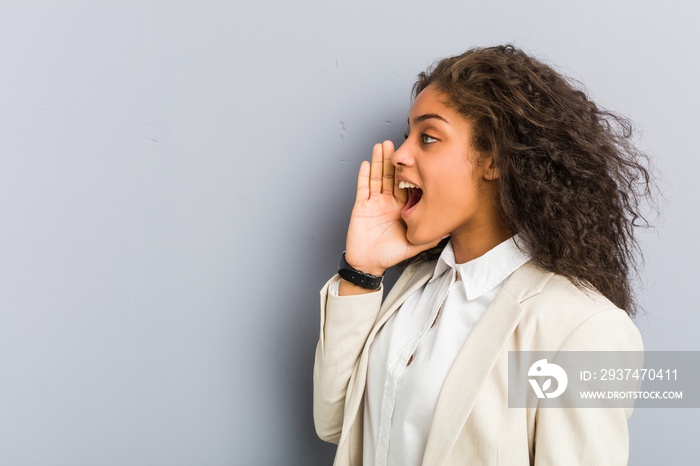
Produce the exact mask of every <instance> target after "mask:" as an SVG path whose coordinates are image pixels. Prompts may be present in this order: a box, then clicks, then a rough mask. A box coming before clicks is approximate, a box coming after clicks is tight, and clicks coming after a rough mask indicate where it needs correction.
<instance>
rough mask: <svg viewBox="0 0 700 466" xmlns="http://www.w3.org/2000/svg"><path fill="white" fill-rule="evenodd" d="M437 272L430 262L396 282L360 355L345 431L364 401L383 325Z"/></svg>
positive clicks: (346, 410) (349, 399)
mask: <svg viewBox="0 0 700 466" xmlns="http://www.w3.org/2000/svg"><path fill="white" fill-rule="evenodd" d="M434 270H435V263H434V262H430V263H426V264H421V265H420V266H418V267H416V269H415V270H414V271H413V273H405V274H403V275H402V276H401V278H400V279H399V281H397V282H396V284H395V285H394V287H393V288H392V289H391V291H390V292H389V294H388V295H387V297H386V299H385V300H384V303H383V304H382V307H381V309H380V310H379V315H378V317H377V322H376V324H375V325H374V328H373V329H372V331H371V332H370V334H369V337H368V338H367V342H366V343H365V347H364V348H363V350H362V353H361V355H360V362H359V364H358V365H357V370H356V372H355V374H354V380H353V379H351V380H350V386H349V387H348V394H347V396H348V398H347V401H346V409H345V419H344V420H343V431H344V432H345V431H347V430H349V429H348V428H349V426H352V424H353V423H354V422H355V418H356V417H357V412H358V409H359V407H360V402H361V401H362V396H363V395H364V392H365V383H366V382H367V364H368V363H369V348H370V346H371V345H372V342H373V341H374V338H375V337H376V335H377V332H379V330H380V329H381V327H382V325H384V323H386V321H387V320H389V317H391V316H392V314H394V312H396V310H397V309H398V308H399V307H400V306H401V304H403V302H404V301H406V299H408V297H409V296H410V295H411V294H412V293H413V292H414V291H416V290H417V289H419V288H420V287H421V286H423V285H424V284H425V283H426V282H427V281H428V280H430V277H432V276H433V271H434Z"/></svg>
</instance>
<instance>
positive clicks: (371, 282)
mask: <svg viewBox="0 0 700 466" xmlns="http://www.w3.org/2000/svg"><path fill="white" fill-rule="evenodd" d="M338 275H340V277H341V278H342V279H343V280H346V281H349V282H350V283H352V284H353V285H357V286H359V287H362V288H364V289H366V290H378V289H379V287H381V286H382V280H383V279H384V276H377V275H372V274H371V273H365V272H363V271H361V270H357V269H356V268H354V267H353V266H351V265H350V264H348V262H347V261H346V260H345V252H343V255H342V256H341V258H340V264H339V265H338Z"/></svg>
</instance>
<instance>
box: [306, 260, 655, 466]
mask: <svg viewBox="0 0 700 466" xmlns="http://www.w3.org/2000/svg"><path fill="white" fill-rule="evenodd" d="M434 267H435V263H434V262H433V263H428V264H423V265H417V266H411V267H409V268H408V269H406V271H405V272H404V273H403V274H402V275H401V277H400V278H399V280H398V281H397V283H396V285H395V286H394V287H393V288H392V290H391V292H390V293H389V294H388V296H387V298H386V300H385V301H384V303H383V304H382V303H381V296H380V295H381V293H370V294H364V295H359V296H344V297H342V298H340V297H334V296H332V295H329V293H328V286H329V284H330V281H329V283H327V284H326V285H325V286H324V288H323V289H322V290H321V332H320V336H319V341H318V346H317V349H316V359H315V363H314V423H315V426H316V432H317V433H318V435H319V437H320V438H322V439H323V440H325V441H328V442H333V443H337V444H338V449H337V452H336V457H335V462H334V463H333V464H334V465H335V466H348V465H352V466H355V465H361V464H362V430H363V412H364V409H363V408H364V406H363V401H364V392H365V384H366V377H367V362H368V356H369V354H368V353H369V348H370V345H371V343H372V341H373V340H374V338H375V336H376V335H377V332H378V331H379V329H380V328H381V327H382V325H383V324H384V323H385V322H386V320H387V319H388V318H389V317H390V316H391V315H392V313H394V312H395V311H396V310H397V309H398V308H399V307H400V305H401V304H402V303H403V302H404V301H405V300H406V299H407V297H408V296H409V295H410V294H411V293H412V292H413V291H415V290H416V289H418V288H419V287H421V286H423V285H424V284H425V283H426V282H427V281H428V280H429V279H430V277H431V276H432V273H433V269H434ZM334 278H335V277H334ZM517 350H521V351H553V350H561V351H577V350H578V351H583V350H605V351H642V339H641V336H640V334H639V331H638V330H637V328H636V327H635V325H634V324H633V323H632V321H631V320H630V318H629V317H628V316H627V314H626V313H625V312H624V311H622V310H620V309H618V308H617V307H615V305H613V304H612V303H611V302H610V301H609V300H607V299H606V298H605V297H603V296H602V295H601V294H600V293H597V292H596V291H594V290H582V289H580V288H577V287H576V286H574V285H573V284H572V283H571V282H570V281H569V280H567V279H566V278H564V277H562V276H559V275H555V274H553V273H551V272H547V271H545V270H542V269H540V268H538V267H537V266H535V265H534V264H533V263H532V262H528V263H526V264H525V265H523V266H522V267H520V268H519V269H518V270H516V271H515V272H514V273H513V274H512V275H511V277H510V278H509V279H508V280H507V281H506V283H505V284H504V286H503V288H502V289H501V291H500V292H499V293H498V295H497V296H496V298H495V299H494V301H493V303H492V304H491V305H490V306H489V308H488V309H487V310H486V312H485V313H484V315H483V316H482V317H481V320H480V321H479V322H478V323H477V325H476V326H475V327H474V330H473V331H472V333H471V335H470V336H469V338H468V339H467V341H466V342H465V344H464V346H463V347H462V349H461V350H460V352H459V354H458V356H457V358H456V359H455V362H454V364H453V366H452V368H451V369H450V372H449V373H448V375H447V378H446V380H445V382H444V385H443V388H442V391H441V392H440V396H439V398H438V402H437V406H436V410H435V417H434V419H433V423H432V426H431V429H430V434H429V437H428V441H427V445H426V450H425V456H424V458H423V465H424V466H442V465H445V466H447V465H508V466H517V465H533V464H534V465H566V466H572V465H591V466H604V465H624V464H627V460H628V449H629V447H628V444H629V441H628V429H627V419H628V418H629V416H630V415H631V414H632V410H631V409H624V408H615V409H612V408H607V409H602V408H578V409H574V408H569V409H560V408H548V409H544V408H543V409H537V408H536V407H534V408H508V380H507V375H508V373H507V371H508V351H517Z"/></svg>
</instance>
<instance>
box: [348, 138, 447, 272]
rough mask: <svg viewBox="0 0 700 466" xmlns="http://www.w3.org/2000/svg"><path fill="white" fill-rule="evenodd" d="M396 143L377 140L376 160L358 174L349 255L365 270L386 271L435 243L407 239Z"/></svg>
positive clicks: (354, 264)
mask: <svg viewBox="0 0 700 466" xmlns="http://www.w3.org/2000/svg"><path fill="white" fill-rule="evenodd" d="M393 153H394V144H393V143H392V142H391V141H384V143H382V144H375V146H374V149H373V150H372V162H371V163H369V162H367V161H364V162H362V165H360V172H359V175H358V177H357V197H356V199H355V206H354V207H353V209H352V216H351V217H350V226H349V228H348V236H347V239H346V243H345V251H346V252H345V259H346V260H347V262H348V264H350V265H351V266H352V267H354V268H356V269H358V270H361V271H363V272H365V273H371V274H374V275H383V274H384V271H385V270H386V269H387V268H389V267H391V266H393V265H396V264H398V263H399V262H401V261H403V260H405V259H408V258H409V257H413V256H415V255H416V254H418V253H419V252H421V251H425V250H427V249H430V248H431V247H434V246H435V245H437V244H438V242H439V241H436V242H435V243H434V244H425V245H421V246H416V245H413V244H411V243H409V242H408V240H407V239H406V225H405V224H404V222H403V220H402V219H401V209H403V207H404V205H405V204H406V198H407V193H406V191H405V190H403V189H399V187H398V183H397V182H396V180H395V179H394V165H393V164H392V163H391V156H392V155H393Z"/></svg>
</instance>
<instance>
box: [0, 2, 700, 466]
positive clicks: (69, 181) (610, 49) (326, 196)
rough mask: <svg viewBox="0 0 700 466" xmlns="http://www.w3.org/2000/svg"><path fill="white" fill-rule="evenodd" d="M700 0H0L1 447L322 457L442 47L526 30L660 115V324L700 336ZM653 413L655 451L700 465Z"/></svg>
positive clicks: (182, 456)
mask: <svg viewBox="0 0 700 466" xmlns="http://www.w3.org/2000/svg"><path fill="white" fill-rule="evenodd" d="M699 19H700V15H699V9H698V6H697V5H696V3H693V2H690V1H688V2H684V3H683V2H675V3H669V4H667V5H665V6H662V5H661V4H660V3H658V2H639V1H616V2H610V1H607V0H605V1H587V2H575V3H573V2H572V3H568V2H555V1H529V2H523V1H516V0H513V1H508V2H468V1H454V0H453V1H451V2H447V3H445V2H401V1H398V0H393V1H386V2H381V3H378V4H371V3H358V2H353V3H351V2H337V3H331V2H321V1H318V2H312V1H306V2H282V1H274V2H259V3H255V4H254V2H246V3H244V2H223V1H221V2H218V1H213V0H211V1H197V2H196V1H189V2H185V1H165V0H158V1H120V2H117V1H111V2H95V1H87V0H86V1H83V2H79V1H72V2H71V1H63V2H55V1H50V0H46V1H43V2H42V1H26V0H25V1H11V0H3V1H2V2H1V3H0V218H1V219H2V223H1V226H0V464H1V465H25V464H26V465H33V466H34V465H71V466H79V465H232V464H237V465H284V466H287V465H316V464H318V465H322V464H329V462H330V460H331V458H332V453H333V447H331V446H329V445H326V444H324V443H323V442H321V441H320V440H318V439H317V438H316V437H315V434H314V431H313V424H312V418H311V369H312V358H313V350H314V346H315V342H316V335H317V325H318V316H317V307H318V290H319V288H320V287H321V285H322V284H323V283H324V282H325V280H326V278H327V277H328V276H329V275H330V274H332V273H333V272H334V269H335V267H336V263H337V259H338V255H339V253H340V251H342V249H343V244H344V234H345V232H344V230H345V228H346V226H347V220H348V216H349V213H350V208H351V205H352V199H353V189H354V183H355V181H354V180H355V174H356V170H357V167H358V166H359V163H360V161H361V160H362V159H364V158H367V157H368V156H369V152H370V149H371V146H372V144H373V143H374V142H377V141H380V140H382V139H385V138H392V139H394V141H396V142H397V143H398V142H400V141H401V140H402V134H403V131H404V124H403V122H404V121H405V119H406V116H407V112H408V107H409V104H410V102H409V90H410V88H411V85H412V83H413V79H414V77H415V75H416V73H418V72H419V71H420V70H422V69H424V68H425V67H426V65H427V64H429V63H430V62H431V61H432V60H434V59H436V58H439V57H441V56H446V55H449V54H453V53H457V52H460V51H462V50H464V49H466V48H468V47H470V46H473V45H490V44H496V43H502V42H513V43H515V44H516V45H518V46H520V47H522V48H524V49H526V50H528V51H530V52H533V53H535V54H537V55H539V56H541V57H544V58H547V59H549V60H551V62H553V63H555V64H557V65H558V66H559V69H561V70H562V71H564V72H565V73H567V74H569V75H572V76H574V77H577V78H579V79H581V80H583V81H584V82H585V83H586V85H587V86H588V88H589V90H590V91H591V93H592V94H593V96H594V97H595V98H596V99H597V100H599V101H600V102H601V103H603V104H604V105H607V106H608V107H610V108H612V109H614V110H618V111H621V112H623V113H625V114H627V115H629V116H630V117H632V118H633V119H634V121H636V123H637V124H638V126H639V128H640V129H642V130H643V136H642V138H641V139H640V141H639V142H640V144H641V146H642V147H643V148H645V149H646V150H648V151H649V152H650V153H651V154H653V156H654V159H655V161H656V163H657V166H658V168H659V170H660V171H661V173H662V176H663V188H664V190H665V193H666V196H667V202H666V204H665V205H664V206H663V210H664V216H663V219H662V222H661V223H660V226H659V227H658V229H657V230H655V231H650V232H646V233H644V236H643V239H644V245H645V247H646V250H647V251H648V256H647V263H646V268H645V272H644V274H643V277H642V278H643V282H644V288H643V289H642V290H641V294H640V298H641V301H642V303H643V304H644V305H645V307H646V309H647V314H646V316H644V317H642V318H640V319H639V320H638V324H639V325H640V327H641V330H642V332H643V335H644V337H645V341H646V346H647V348H648V349H656V350H699V349H700V344H699V343H698V339H697V328H698V327H699V326H700V317H699V316H698V298H697V297H696V296H695V294H691V293H689V291H691V290H694V289H695V288H697V284H696V283H695V276H694V275H695V274H694V273H691V270H692V269H691V267H695V266H697V264H698V262H700V252H699V250H698V243H697V231H698V220H697V213H698V207H697V199H698V194H700V183H698V181H697V179H698V172H700V164H699V162H698V158H697V147H698V139H697V136H696V135H697V126H698V122H699V121H698V117H697V109H698V108H700V91H699V90H698V86H697V83H698V82H700V63H699V61H698V60H699V59H698V57H700V34H699V33H698V32H697V24H698V23H699V21H698V20H699ZM698 414H700V413H699V412H698V410H665V411H662V410H652V409H647V410H637V411H636V412H635V414H634V416H633V418H632V421H631V432H632V461H631V464H633V465H656V464H674V465H687V464H691V463H693V464H695V462H696V461H697V457H698V455H699V454H700V446H699V444H698V442H697V441H696V438H697V431H698V427H700V421H698Z"/></svg>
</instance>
